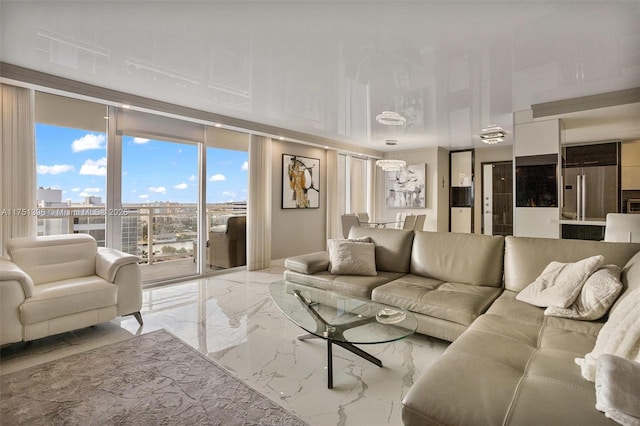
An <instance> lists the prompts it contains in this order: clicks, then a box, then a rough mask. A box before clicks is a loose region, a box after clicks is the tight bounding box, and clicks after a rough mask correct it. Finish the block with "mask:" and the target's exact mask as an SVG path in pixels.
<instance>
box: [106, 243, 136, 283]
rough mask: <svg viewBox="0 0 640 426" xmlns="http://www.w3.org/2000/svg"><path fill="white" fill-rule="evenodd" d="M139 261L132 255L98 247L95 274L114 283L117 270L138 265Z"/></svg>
mask: <svg viewBox="0 0 640 426" xmlns="http://www.w3.org/2000/svg"><path fill="white" fill-rule="evenodd" d="M139 260H140V259H138V257H137V256H134V255H132V254H127V253H123V252H121V251H119V250H115V249H111V248H106V247H98V254H97V255H96V274H98V276H100V277H101V278H103V279H105V280H107V281H109V282H111V283H112V282H114V281H115V279H116V274H117V273H118V269H120V268H121V267H122V266H125V265H129V264H132V263H138V261H139Z"/></svg>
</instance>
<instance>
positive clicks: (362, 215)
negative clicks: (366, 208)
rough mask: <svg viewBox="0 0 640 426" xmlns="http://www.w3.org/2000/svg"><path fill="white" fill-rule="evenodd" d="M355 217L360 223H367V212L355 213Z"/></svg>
mask: <svg viewBox="0 0 640 426" xmlns="http://www.w3.org/2000/svg"><path fill="white" fill-rule="evenodd" d="M356 216H358V220H359V221H360V222H369V213H367V212H362V213H356Z"/></svg>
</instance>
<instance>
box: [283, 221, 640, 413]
mask: <svg viewBox="0 0 640 426" xmlns="http://www.w3.org/2000/svg"><path fill="white" fill-rule="evenodd" d="M366 236H368V237H370V239H371V241H372V242H373V243H374V245H375V266H376V269H377V274H376V275H375V276H352V275H336V274H331V273H330V272H329V269H330V268H331V266H330V263H329V259H330V258H329V253H328V252H318V253H312V254H307V255H302V256H295V257H292V258H289V259H286V260H285V268H286V270H285V273H284V278H285V280H287V281H291V282H296V283H298V284H303V285H310V286H313V287H319V288H325V289H330V290H333V291H337V292H344V293H348V294H350V295H353V296H358V297H364V298H371V299H373V300H376V301H379V302H382V303H386V304H390V305H393V306H400V307H403V308H405V309H407V310H409V311H411V312H413V313H414V314H415V315H416V317H417V318H418V329H417V331H418V332H419V333H422V334H426V335H430V336H434V337H437V338H441V339H444V340H448V341H451V342H453V343H452V344H451V345H450V346H449V348H448V349H447V350H446V351H445V353H444V354H443V356H442V357H441V358H440V359H439V360H438V361H436V363H435V364H434V365H432V366H431V367H430V368H429V369H428V370H427V371H426V372H425V373H424V374H423V375H422V376H420V377H419V378H417V380H416V381H415V382H414V384H413V385H412V387H411V388H410V389H409V391H408V393H407V395H406V396H405V397H404V399H403V401H402V403H403V409H402V419H403V422H404V423H405V424H407V425H428V424H433V425H493V424H496V425H499V424H513V425H521V424H525V425H526V424H535V425H539V424H545V425H552V424H553V425H560V424H562V425H571V424H575V425H585V424H589V425H592V424H611V423H612V421H611V420H610V419H608V418H607V417H605V415H604V414H603V413H602V412H600V411H598V410H597V409H596V408H595V404H596V391H595V386H594V383H592V382H591V381H588V380H586V379H585V378H583V376H582V374H581V368H580V367H579V366H578V365H576V363H575V361H574V360H575V359H576V358H582V357H585V355H586V354H588V353H589V352H590V351H592V350H593V348H594V345H595V344H596V340H597V338H598V334H599V332H600V330H601V329H602V327H603V325H604V324H605V320H606V317H605V318H604V319H600V320H596V321H580V320H576V319H566V318H559V317H551V316H546V315H545V314H544V311H545V309H544V308H541V307H537V306H533V305H531V304H529V303H525V302H523V301H520V300H517V299H516V296H517V295H518V294H519V293H520V292H521V291H522V290H523V289H524V288H525V287H527V286H528V285H529V284H531V283H532V282H534V281H535V280H536V279H537V277H539V276H540V274H541V273H542V272H543V270H545V267H546V266H547V265H549V264H550V262H552V261H557V262H565V263H567V262H578V261H580V260H581V259H584V258H588V257H590V256H595V255H602V256H604V263H605V264H614V265H617V266H619V267H620V268H622V274H621V281H622V284H623V286H624V290H623V293H622V296H620V298H619V299H618V302H619V301H620V300H622V299H623V298H624V297H626V296H627V295H628V294H629V293H630V292H633V291H635V290H636V289H637V291H638V292H640V289H638V287H640V244H637V243H636V244H634V243H608V242H597V241H578V240H556V239H545V238H525V237H513V236H508V237H506V238H504V237H495V236H485V235H477V234H455V233H438V232H419V231H418V232H415V233H414V232H413V231H403V230H392V229H370V228H352V231H351V232H350V234H349V238H350V239H356V238H362V237H366ZM618 302H616V305H614V307H613V308H612V309H611V312H613V311H614V310H615V309H616V308H617V306H618V305H617V303H618ZM638 380H640V378H638Z"/></svg>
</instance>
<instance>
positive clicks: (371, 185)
mask: <svg viewBox="0 0 640 426" xmlns="http://www.w3.org/2000/svg"><path fill="white" fill-rule="evenodd" d="M376 176H377V175H376V160H375V159H374V158H369V162H368V164H367V211H368V212H369V215H370V216H371V217H372V218H374V219H379V218H378V212H377V210H376V193H377V191H376V187H377V182H376ZM383 191H384V188H383ZM381 219H386V218H381Z"/></svg>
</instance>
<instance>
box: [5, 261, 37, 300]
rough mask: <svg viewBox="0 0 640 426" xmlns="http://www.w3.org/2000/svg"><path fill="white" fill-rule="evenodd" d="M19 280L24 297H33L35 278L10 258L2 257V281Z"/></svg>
mask: <svg viewBox="0 0 640 426" xmlns="http://www.w3.org/2000/svg"><path fill="white" fill-rule="evenodd" d="M14 280H15V281H18V282H19V283H20V285H21V286H22V290H23V291H24V297H31V296H32V295H33V291H34V290H35V286H34V284H33V280H32V279H31V277H30V276H29V275H27V273H26V272H24V271H23V270H22V268H20V267H19V266H18V265H16V264H15V263H14V262H12V261H11V260H8V259H0V281H14Z"/></svg>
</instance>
